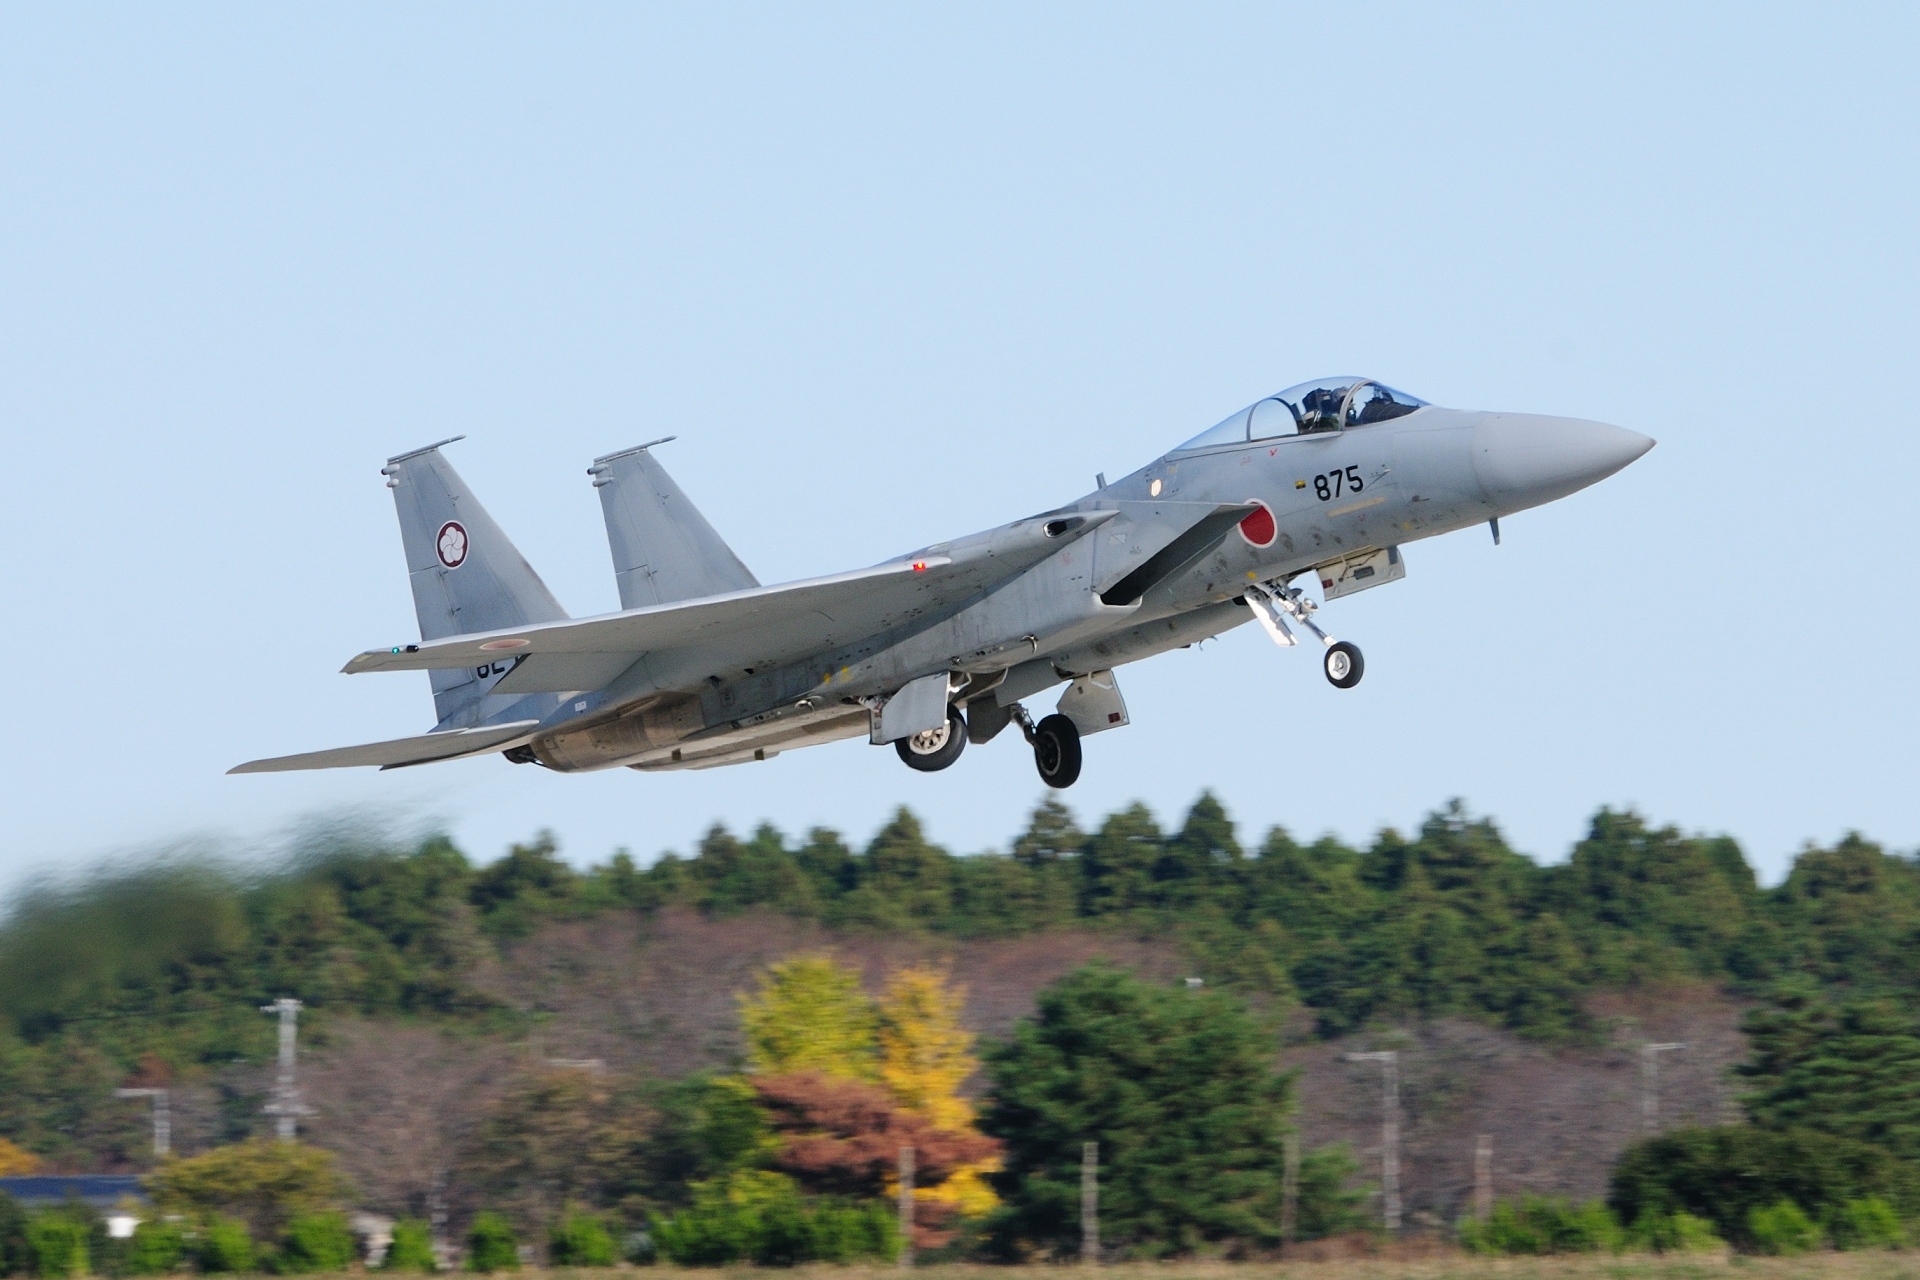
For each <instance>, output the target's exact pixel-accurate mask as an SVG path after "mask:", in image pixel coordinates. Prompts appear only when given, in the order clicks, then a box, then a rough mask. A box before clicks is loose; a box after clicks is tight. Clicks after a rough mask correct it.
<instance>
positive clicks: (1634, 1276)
mask: <svg viewBox="0 0 1920 1280" xmlns="http://www.w3.org/2000/svg"><path fill="white" fill-rule="evenodd" d="M646 1270H647V1271H650V1272H652V1273H654V1274H655V1275H657V1276H658V1277H659V1280H669V1278H670V1277H671V1278H673V1280H696V1278H701V1277H715V1278H717V1277H721V1276H736V1275H737V1276H743V1277H744V1276H748V1275H754V1276H758V1277H759V1278H760V1280H767V1278H768V1277H769V1276H771V1275H780V1276H783V1277H791V1278H792V1280H899V1278H900V1276H901V1275H902V1272H901V1270H900V1268H898V1267H888V1266H871V1267H829V1266H809V1267H795V1268H794V1269H792V1270H791V1271H780V1272H770V1271H767V1270H764V1269H759V1268H754V1267H734V1268H725V1269H720V1270H713V1271H694V1270H682V1269H680V1268H677V1267H652V1268H647V1269H646ZM547 1274H548V1275H549V1277H550V1278H551V1280H609V1277H610V1274H611V1273H609V1272H606V1271H586V1270H582V1271H570V1270H566V1269H557V1270H555V1271H552V1272H550V1273H547ZM627 1274H628V1275H630V1276H631V1275H634V1273H633V1272H628V1273H627ZM641 1274H645V1273H644V1272H642V1273H641ZM912 1274H913V1276H914V1280H1069V1278H1070V1277H1073V1276H1078V1275H1080V1274H1082V1272H1081V1270H1080V1268H1078V1267H1065V1266H1029V1267H989V1266H965V1265H945V1266H926V1267H915V1268H914V1269H913V1272H912ZM1098 1275H1099V1278H1100V1280H1472V1278H1475V1277H1480V1276H1491V1277H1498V1278H1499V1280H1895V1278H1896V1277H1898V1278H1900V1280H1920V1251H1916V1252H1911V1253H1864V1252H1863V1253H1816V1254H1809V1255H1807V1256H1805V1257H1799V1258H1753V1257H1714V1256H1710V1255H1709V1256H1691V1257H1687V1256H1678V1255H1668V1256H1665V1257H1660V1256H1626V1257H1614V1256H1611V1255H1605V1254H1602V1255H1591V1254H1584V1255H1561V1256H1558V1257H1550V1258H1481V1257H1475V1256H1473V1255H1471V1254H1463V1253H1451V1252H1449V1253H1437V1254H1430V1255H1427V1256H1422V1257H1407V1258H1398V1259H1395V1258H1379V1257H1376V1258H1344V1259H1339V1260H1334V1261H1320V1262H1305V1261H1303V1262H1174V1263H1164V1264H1154V1263H1127V1264H1123V1265H1118V1266H1106V1267H1101V1268H1099V1270H1098Z"/></svg>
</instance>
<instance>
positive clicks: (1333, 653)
mask: <svg viewBox="0 0 1920 1280" xmlns="http://www.w3.org/2000/svg"><path fill="white" fill-rule="evenodd" d="M1320 665H1321V667H1322V668H1323V669H1324V670H1325V671H1326V673H1327V683H1328V684H1330V685H1332V686H1333V687H1334V688H1336V689H1351V688H1353V686H1355V685H1357V684H1359V683H1360V677H1361V675H1362V674H1363V673H1365V671H1366V669H1367V663H1366V660H1365V659H1364V658H1362V657H1361V656H1360V646H1359V645H1357V644H1349V643H1348V642H1347V641H1345V640H1336V641H1334V642H1333V643H1332V644H1330V645H1328V646H1327V656H1326V658H1325V659H1324V660H1323V661H1322V662H1321V664H1320Z"/></svg>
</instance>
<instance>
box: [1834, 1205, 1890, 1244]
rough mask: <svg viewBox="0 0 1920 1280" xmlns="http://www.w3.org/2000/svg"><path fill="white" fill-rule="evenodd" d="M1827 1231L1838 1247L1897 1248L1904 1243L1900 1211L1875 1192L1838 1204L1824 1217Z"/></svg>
mask: <svg viewBox="0 0 1920 1280" xmlns="http://www.w3.org/2000/svg"><path fill="white" fill-rule="evenodd" d="M1827 1234H1828V1235H1830V1236H1832V1237H1833V1242H1834V1244H1835V1245H1837V1246H1839V1247H1840V1248H1842V1249H1899V1248H1902V1247H1903V1246H1905V1244H1906V1243H1907V1232H1906V1228H1905V1227H1903V1226H1901V1225H1900V1215H1899V1214H1897V1213H1895V1212H1894V1209H1893V1206H1892V1205H1890V1204H1888V1203H1887V1202H1886V1201H1885V1200H1882V1199H1881V1198H1880V1197H1879V1196H1867V1197H1865V1198H1863V1199H1860V1200H1849V1201H1847V1202H1846V1203H1845V1204H1843V1205H1841V1206H1840V1208H1839V1210H1838V1211H1837V1212H1835V1213H1834V1214H1833V1215H1832V1216H1831V1217H1829V1218H1828V1219H1827Z"/></svg>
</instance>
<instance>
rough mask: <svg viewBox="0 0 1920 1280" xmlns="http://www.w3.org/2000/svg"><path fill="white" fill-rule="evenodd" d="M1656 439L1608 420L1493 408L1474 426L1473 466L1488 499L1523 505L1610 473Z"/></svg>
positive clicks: (1515, 507)
mask: <svg viewBox="0 0 1920 1280" xmlns="http://www.w3.org/2000/svg"><path fill="white" fill-rule="evenodd" d="M1653 445H1654V441H1653V440H1652V438H1651V437H1648V436H1643V435H1641V434H1640V433H1639V432H1637V431H1629V430H1627V429H1626V428H1625V427H1615V426H1610V425H1609V424H1607V423H1604V422H1588V421H1586V420H1585V419H1583V418H1547V417H1540V416H1537V415H1533V414H1523V413H1490V414H1488V415H1486V417H1484V418H1483V419H1481V421H1480V424H1479V425H1478V426H1477V427H1475V428H1474V431H1473V470H1474V475H1475V476H1476V477H1478V479H1479V481H1480V488H1481V491H1482V492H1483V493H1485V495H1486V498H1487V501H1488V502H1490V503H1492V504H1493V505H1494V506H1496V507H1498V508H1499V509H1500V510H1501V511H1503V512H1507V511H1522V510H1525V509H1526V508H1528V507H1537V506H1539V505H1540V504H1541V503H1543V502H1552V501H1553V500H1554V499H1556V498H1564V497H1566V496H1567V495H1568V494H1570V493H1574V492H1576V491H1578V490H1581V489H1584V488H1586V487H1587V486H1588V485H1590V484H1594V483H1596V482H1598V481H1601V480H1604V479H1606V478H1607V477H1608V476H1610V475H1612V474H1613V473H1614V472H1616V471H1618V470H1620V469H1621V468H1622V467H1624V466H1626V465H1627V464H1628V463H1630V462H1632V461H1633V460H1634V459H1636V458H1638V457H1640V455H1642V454H1644V453H1645V452H1646V451H1647V450H1649V449H1651V448H1653Z"/></svg>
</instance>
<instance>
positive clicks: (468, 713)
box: [380, 436, 567, 728]
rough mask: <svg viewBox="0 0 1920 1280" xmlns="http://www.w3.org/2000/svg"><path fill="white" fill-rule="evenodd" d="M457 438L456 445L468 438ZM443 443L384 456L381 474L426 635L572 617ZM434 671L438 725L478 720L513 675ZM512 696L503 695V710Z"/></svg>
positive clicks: (500, 669)
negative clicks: (397, 522) (490, 693)
mask: <svg viewBox="0 0 1920 1280" xmlns="http://www.w3.org/2000/svg"><path fill="white" fill-rule="evenodd" d="M463 438H464V437H461V436H455V437H453V440H459V439H463ZM453 440H442V441H440V443H439V444H433V445H429V446H427V447H426V448H424V449H416V450H414V451H413V452H412V453H403V454H401V455H400V456H399V457H397V458H388V459H387V465H386V466H384V467H382V468H381V469H380V474H381V475H383V476H386V477H387V487H388V488H389V489H392V490H393V505H394V509H395V511H396V512H397V513H398V514H399V516H400V542H401V545H402V547H403V548H404V549H405V551H406V556H407V577H408V580H409V581H410V583H411V584H412V586H413V609H414V613H415V614H416V615H417V616H418V617H419V619H420V638H421V639H422V640H438V639H440V638H441V637H443V636H454V635H464V634H467V633H470V632H474V631H494V630H498V629H500V628H503V627H518V626H525V625H526V624H527V623H530V622H552V621H555V620H557V619H560V618H564V617H566V616H567V611H566V610H565V609H562V608H561V607H560V602H559V601H558V600H555V599H554V598H553V592H551V591H549V590H547V584H546V583H544V582H542V581H540V575H539V574H537V573H535V572H534V571H533V566H532V565H530V564H528V563H527V561H526V558H525V557H524V556H522V555H521V554H520V552H519V550H518V549H517V548H516V547H515V546H514V545H513V543H512V542H511V541H509V540H508V538H507V535H506V534H505V533H503V532H501V530H500V526H499V525H497V524H495V523H494V522H493V517H492V516H490V515H488V514H487V509H486V508H485V507H483V506H481V505H480V500H479V499H478V498H476V497H474V496H473V493H472V491H471V490H469V489H468V488H467V485H466V481H464V480H462V479H461V478H460V473H459V472H457V471H455V470H454V469H453V467H452V465H451V464H449V463H448V462H447V460H446V459H445V458H443V457H441V456H440V445H445V444H452V443H453ZM495 665H496V666H497V668H498V669H487V670H484V671H483V670H482V669H480V668H464V669H461V670H457V671H435V672H434V673H433V705H434V709H435V711H437V712H438V713H439V719H440V723H441V726H442V727H445V728H458V727H466V726H468V725H471V724H478V723H482V722H483V721H484V720H485V719H486V718H487V717H488V716H489V715H491V714H492V713H493V711H494V710H496V708H493V707H490V706H488V705H486V704H487V703H488V702H489V698H488V691H489V690H490V689H492V687H493V686H494V685H495V684H496V683H498V682H499V680H500V677H501V676H503V675H505V674H506V673H507V671H508V670H509V669H510V668H511V665H512V664H511V663H501V664H495ZM513 701H514V699H511V698H508V697H506V696H504V695H503V696H502V697H501V698H500V699H499V702H500V704H501V705H500V707H499V708H497V709H498V710H505V709H506V707H507V705H508V704H509V703H511V702H513Z"/></svg>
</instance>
